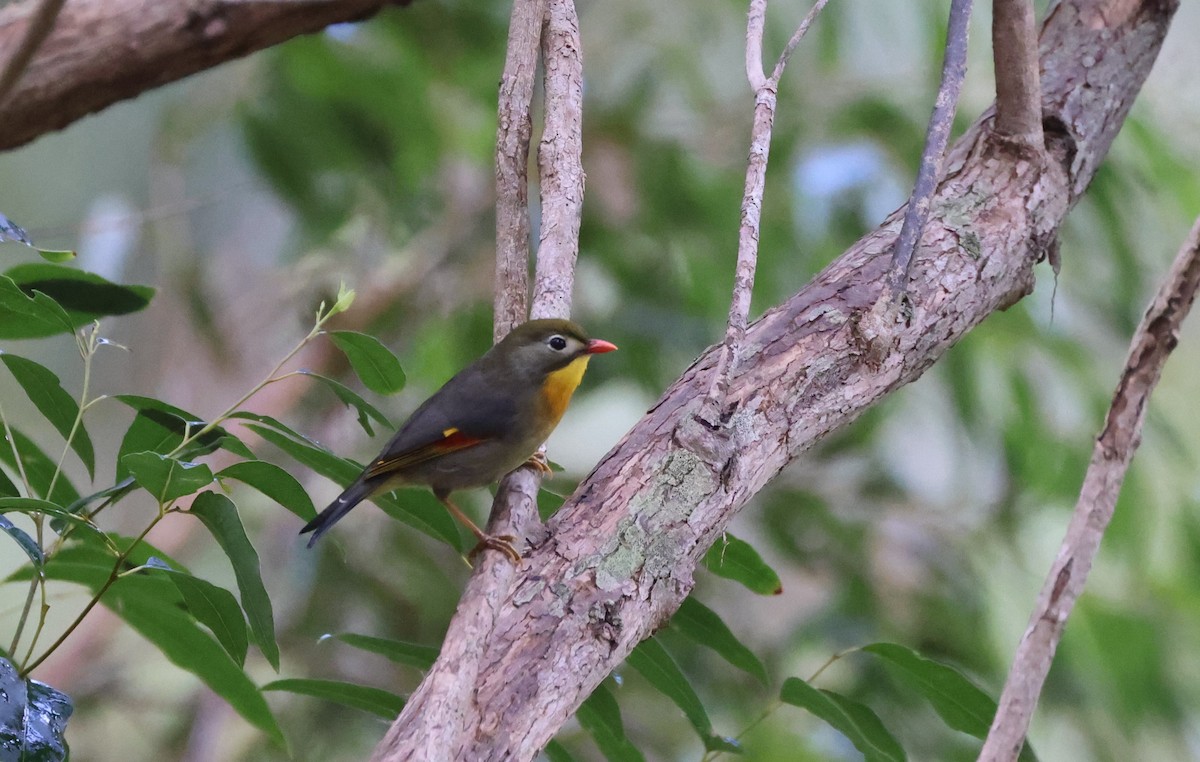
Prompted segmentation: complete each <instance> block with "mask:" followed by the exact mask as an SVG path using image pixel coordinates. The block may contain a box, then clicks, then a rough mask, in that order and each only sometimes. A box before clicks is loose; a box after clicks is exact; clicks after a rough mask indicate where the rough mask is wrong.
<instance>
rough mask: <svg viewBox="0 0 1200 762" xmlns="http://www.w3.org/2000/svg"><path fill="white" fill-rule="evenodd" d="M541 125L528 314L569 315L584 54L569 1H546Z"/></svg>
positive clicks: (578, 215) (579, 197)
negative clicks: (537, 232) (538, 212)
mask: <svg viewBox="0 0 1200 762" xmlns="http://www.w3.org/2000/svg"><path fill="white" fill-rule="evenodd" d="M542 68H543V72H544V88H545V93H546V97H545V104H546V105H545V110H546V111H545V126H544V128H543V129H542V141H541V144H540V145H539V146H538V177H539V181H540V183H539V184H540V186H541V203H542V220H541V237H540V241H539V244H538V251H537V265H536V268H535V272H534V287H533V307H532V309H531V310H530V316H531V317H535V318H541V317H563V318H565V317H569V316H570V314H571V292H572V288H573V286H574V283H575V259H576V257H577V256H578V254H579V225H580V222H581V221H582V219H583V186H584V173H583V52H582V42H581V41H580V38H579V17H578V16H577V15H576V13H575V3H574V2H573V0H549V2H548V3H547V7H546V21H545V25H544V27H543V29H542Z"/></svg>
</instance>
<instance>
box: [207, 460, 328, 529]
mask: <svg viewBox="0 0 1200 762" xmlns="http://www.w3.org/2000/svg"><path fill="white" fill-rule="evenodd" d="M217 478H218V479H236V480H237V481H239V482H242V483H243V484H248V485H249V486H251V487H253V488H254V489H256V490H258V491H259V492H261V493H263V494H264V495H266V496H267V497H269V498H271V499H272V500H274V501H275V502H277V503H279V504H280V505H282V506H283V507H284V508H287V509H288V510H289V511H291V512H292V513H294V514H296V515H297V516H299V517H300V518H302V519H304V520H305V521H309V520H311V519H312V518H314V517H315V516H316V515H317V509H316V508H314V507H313V503H312V498H310V497H309V496H308V493H307V492H305V491H304V487H302V486H300V482H298V481H296V477H294V476H292V475H291V474H289V473H288V472H287V471H284V470H283V469H282V468H280V467H279V466H277V465H275V464H274V463H268V462H266V461H265V460H244V461H242V462H241V463H234V464H233V465H232V466H229V467H228V468H225V469H222V470H221V471H220V472H218V473H217Z"/></svg>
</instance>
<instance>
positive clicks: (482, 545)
mask: <svg viewBox="0 0 1200 762" xmlns="http://www.w3.org/2000/svg"><path fill="white" fill-rule="evenodd" d="M433 494H434V497H436V498H437V499H438V500H439V501H441V503H442V505H444V506H446V510H448V511H450V515H451V516H453V517H454V518H456V519H458V520H459V521H460V522H461V523H462V524H463V526H465V527H466V528H467V529H469V530H471V534H473V535H475V537H476V538H477V539H478V540H479V544H478V545H476V546H475V547H474V548H472V549H471V552H470V553H468V554H467V560H469V561H471V562H474V561H475V556H477V555H479V554H480V553H481V552H482V551H484V550H498V551H500V552H501V553H503V554H504V555H506V556H508V557H509V558H511V559H512V561H513V563H514V564H520V563H521V554H520V553H518V552H517V549H516V548H514V547H513V540H515V539H516V538H515V537H513V536H512V535H511V534H501V535H490V534H488V533H487V532H485V531H483V530H482V529H480V528H479V527H477V526H475V522H474V521H471V519H470V518H469V517H468V516H467V514H465V513H463V512H462V511H461V510H459V508H458V506H457V505H455V504H454V503H452V502H450V496H449V495H443V494H439V493H437V492H435V493H433Z"/></svg>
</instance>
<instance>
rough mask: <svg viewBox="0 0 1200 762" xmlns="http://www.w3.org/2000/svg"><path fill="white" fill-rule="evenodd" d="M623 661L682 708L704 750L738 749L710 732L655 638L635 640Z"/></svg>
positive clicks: (685, 682)
mask: <svg viewBox="0 0 1200 762" xmlns="http://www.w3.org/2000/svg"><path fill="white" fill-rule="evenodd" d="M625 663H626V664H628V665H629V666H631V667H633V668H634V669H635V670H637V671H638V673H639V674H640V675H641V676H642V677H644V678H646V680H648V681H649V682H650V684H651V685H653V686H654V687H655V688H657V689H659V690H660V691H662V692H663V694H665V695H666V697H667V698H669V699H671V701H673V702H675V706H677V707H679V708H680V709H682V710H683V714H684V716H686V717H687V718H688V722H690V723H692V727H693V728H695V729H696V732H697V733H699V734H700V738H701V740H703V741H704V747H705V748H706V749H708V750H710V751H714V750H719V751H735V752H736V751H740V748H739V747H738V746H737V745H736V744H734V743H733V742H731V741H730V740H729V739H727V738H722V737H720V736H717V735H715V734H714V733H713V732H712V721H711V720H709V718H708V712H707V711H705V709H704V705H703V704H702V703H700V697H699V696H697V695H696V691H695V690H694V689H693V688H692V685H691V683H689V682H688V680H687V678H686V677H685V676H684V674H683V672H682V671H681V670H680V669H679V665H677V664H676V663H675V660H674V659H672V658H671V655H670V654H668V653H667V650H666V649H665V648H663V647H662V644H661V643H659V642H658V640H657V639H655V638H648V639H646V640H643V641H642V642H641V643H638V644H637V647H636V648H634V649H633V651H631V652H630V654H629V656H628V657H627V658H626V659H625Z"/></svg>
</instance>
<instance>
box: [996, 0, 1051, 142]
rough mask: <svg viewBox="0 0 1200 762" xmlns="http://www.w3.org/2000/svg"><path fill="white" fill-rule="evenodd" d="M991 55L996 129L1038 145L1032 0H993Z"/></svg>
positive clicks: (1039, 96) (1039, 128) (1038, 96)
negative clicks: (994, 76)
mask: <svg viewBox="0 0 1200 762" xmlns="http://www.w3.org/2000/svg"><path fill="white" fill-rule="evenodd" d="M992 56H993V58H994V59H995V63H996V132H997V134H1000V135H1003V136H1004V137H1006V138H1008V139H1010V140H1013V141H1015V142H1017V143H1019V144H1021V145H1025V146H1029V147H1031V148H1034V149H1036V150H1041V148H1042V142H1043V138H1042V91H1041V82H1040V81H1039V80H1040V76H1039V64H1038V49H1037V33H1036V32H1035V31H1034V23H1033V2H1032V0H994V2H993V3H992Z"/></svg>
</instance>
